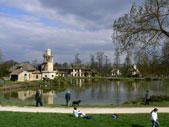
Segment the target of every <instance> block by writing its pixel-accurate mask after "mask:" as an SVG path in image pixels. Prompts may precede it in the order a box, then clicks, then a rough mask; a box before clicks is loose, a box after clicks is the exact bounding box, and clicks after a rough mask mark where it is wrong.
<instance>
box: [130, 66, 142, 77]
mask: <svg viewBox="0 0 169 127" xmlns="http://www.w3.org/2000/svg"><path fill="white" fill-rule="evenodd" d="M129 71H130V76H132V77H140V76H141V73H140V71H139V69H138V68H137V65H136V64H134V65H132V66H131V68H130V70H129Z"/></svg>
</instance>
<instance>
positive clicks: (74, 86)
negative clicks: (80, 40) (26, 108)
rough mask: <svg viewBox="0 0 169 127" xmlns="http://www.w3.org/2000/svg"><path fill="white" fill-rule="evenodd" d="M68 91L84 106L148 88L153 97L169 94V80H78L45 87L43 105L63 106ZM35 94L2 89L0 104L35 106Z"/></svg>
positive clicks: (110, 101) (121, 98) (123, 97)
mask: <svg viewBox="0 0 169 127" xmlns="http://www.w3.org/2000/svg"><path fill="white" fill-rule="evenodd" d="M46 88H47V87H46ZM60 88H62V89H60ZM68 90H69V91H70V92H71V101H72V100H79V99H80V100H82V103H81V105H111V104H122V103H124V102H127V101H131V100H135V99H138V98H141V97H144V95H145V92H146V90H149V93H150V96H151V95H166V96H169V82H168V81H131V82H129V81H107V80H102V81H98V82H93V81H91V80H76V81H75V82H72V83H71V84H70V85H68V86H64V88H63V86H58V88H56V89H42V90H41V91H42V93H43V102H44V104H46V105H53V104H54V105H58V104H59V105H64V104H65V99H64V96H65V93H66V91H68ZM34 95H35V89H26V90H18V91H0V103H1V104H3V103H5V104H8V103H9V104H16V105H19V104H22V105H34V104H35V100H34Z"/></svg>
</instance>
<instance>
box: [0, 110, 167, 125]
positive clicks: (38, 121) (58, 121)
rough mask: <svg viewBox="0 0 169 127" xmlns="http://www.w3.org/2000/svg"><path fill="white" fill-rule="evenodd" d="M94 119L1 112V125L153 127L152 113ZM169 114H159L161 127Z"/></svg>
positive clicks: (96, 116)
mask: <svg viewBox="0 0 169 127" xmlns="http://www.w3.org/2000/svg"><path fill="white" fill-rule="evenodd" d="M91 116H92V119H83V118H75V117H74V116H73V115H71V114H51V113H14V112H0V125H1V127H151V120H150V114H125V115H122V114H120V115H119V118H118V119H112V117H111V114H109V115H91ZM168 119H169V114H159V121H160V124H161V127H168V125H169V121H168Z"/></svg>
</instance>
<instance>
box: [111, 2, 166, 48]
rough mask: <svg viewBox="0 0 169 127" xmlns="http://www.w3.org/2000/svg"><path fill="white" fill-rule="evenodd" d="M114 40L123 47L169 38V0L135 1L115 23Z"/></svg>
mask: <svg viewBox="0 0 169 127" xmlns="http://www.w3.org/2000/svg"><path fill="white" fill-rule="evenodd" d="M113 29H114V33H113V39H114V41H113V42H117V43H118V44H119V45H120V46H121V48H122V49H128V48H133V47H139V48H144V47H146V46H149V45H151V46H152V45H157V44H159V43H161V42H162V41H163V39H166V38H169V0H145V1H144V3H143V4H142V5H136V4H135V3H133V5H132V7H131V10H130V12H129V13H126V14H125V15H124V16H122V17H120V18H118V19H116V20H115V21H114V24H113Z"/></svg>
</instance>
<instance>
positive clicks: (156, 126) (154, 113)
mask: <svg viewBox="0 0 169 127" xmlns="http://www.w3.org/2000/svg"><path fill="white" fill-rule="evenodd" d="M157 111H158V109H157V108H154V109H153V111H152V112H151V119H152V127H159V125H160V124H159V122H158V114H157Z"/></svg>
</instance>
